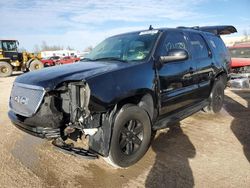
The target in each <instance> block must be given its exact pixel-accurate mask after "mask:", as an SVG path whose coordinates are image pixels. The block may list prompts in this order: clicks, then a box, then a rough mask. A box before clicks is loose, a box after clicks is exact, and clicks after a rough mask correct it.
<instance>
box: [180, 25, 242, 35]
mask: <svg viewBox="0 0 250 188" xmlns="http://www.w3.org/2000/svg"><path fill="white" fill-rule="evenodd" d="M177 28H178V29H194V30H198V31H204V32H209V33H213V34H215V35H228V34H232V33H236V32H237V30H236V28H235V27H234V26H232V25H217V26H202V27H199V26H194V27H184V26H179V27H177Z"/></svg>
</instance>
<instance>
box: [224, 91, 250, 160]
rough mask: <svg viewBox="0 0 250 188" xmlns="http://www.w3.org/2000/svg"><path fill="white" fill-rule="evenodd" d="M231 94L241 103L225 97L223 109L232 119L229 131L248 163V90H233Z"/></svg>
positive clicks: (249, 150) (249, 111)
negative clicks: (241, 148)
mask: <svg viewBox="0 0 250 188" xmlns="http://www.w3.org/2000/svg"><path fill="white" fill-rule="evenodd" d="M232 92H233V93H234V94H236V95H237V96H239V100H240V101H241V102H239V101H238V100H237V99H235V98H231V97H228V96H225V102H226V103H225V109H226V110H227V112H228V113H229V114H230V115H231V116H233V117H234V120H233V121H232V123H231V130H232V132H233V133H234V135H235V136H236V138H237V139H238V140H239V141H240V143H241V144H242V146H243V152H244V154H245V156H246V158H247V160H248V162H250V105H249V103H250V90H249V91H247V90H235V91H232ZM237 98H238V97H237ZM242 99H243V100H242ZM242 101H243V102H242Z"/></svg>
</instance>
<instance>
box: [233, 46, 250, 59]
mask: <svg viewBox="0 0 250 188" xmlns="http://www.w3.org/2000/svg"><path fill="white" fill-rule="evenodd" d="M229 51H230V54H231V57H235V58H250V48H229Z"/></svg>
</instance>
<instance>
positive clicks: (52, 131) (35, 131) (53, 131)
mask: <svg viewBox="0 0 250 188" xmlns="http://www.w3.org/2000/svg"><path fill="white" fill-rule="evenodd" d="M8 116H9V118H10V120H11V122H12V123H13V124H14V125H15V126H16V127H17V128H19V129H21V130H22V131H24V132H26V133H29V134H31V135H33V136H37V137H40V138H47V139H54V138H58V137H60V134H61V133H60V129H59V128H48V127H36V126H33V125H29V124H27V123H24V121H23V120H22V118H20V117H18V116H17V115H16V114H15V113H14V112H12V111H9V113H8Z"/></svg>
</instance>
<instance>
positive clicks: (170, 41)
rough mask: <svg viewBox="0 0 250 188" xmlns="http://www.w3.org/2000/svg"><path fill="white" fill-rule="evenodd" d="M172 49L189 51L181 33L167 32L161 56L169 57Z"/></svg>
mask: <svg viewBox="0 0 250 188" xmlns="http://www.w3.org/2000/svg"><path fill="white" fill-rule="evenodd" d="M172 49H184V50H187V45H186V40H185V38H184V35H183V34H182V33H180V32H167V34H166V38H165V40H164V43H163V47H162V50H161V55H163V56H164V55H167V54H168V52H169V51H170V50H172Z"/></svg>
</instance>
